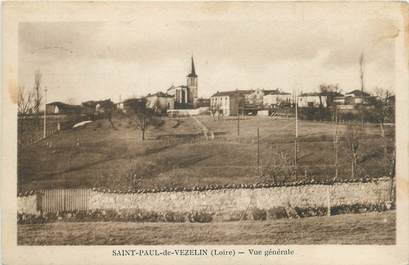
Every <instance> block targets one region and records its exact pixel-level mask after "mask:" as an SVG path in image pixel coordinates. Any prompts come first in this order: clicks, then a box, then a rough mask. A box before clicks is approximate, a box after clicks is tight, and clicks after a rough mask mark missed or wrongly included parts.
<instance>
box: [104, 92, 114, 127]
mask: <svg viewBox="0 0 409 265" xmlns="http://www.w3.org/2000/svg"><path fill="white" fill-rule="evenodd" d="M100 106H101V108H102V109H103V111H104V116H105V118H106V119H108V121H109V123H110V124H111V127H112V128H114V129H116V128H115V126H114V123H113V122H112V114H113V113H114V102H112V101H111V99H107V100H104V101H102V102H101V103H100Z"/></svg>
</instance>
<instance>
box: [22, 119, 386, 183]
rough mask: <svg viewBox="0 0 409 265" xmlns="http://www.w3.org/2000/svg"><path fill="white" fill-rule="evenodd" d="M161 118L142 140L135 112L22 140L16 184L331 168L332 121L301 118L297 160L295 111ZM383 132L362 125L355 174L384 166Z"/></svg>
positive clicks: (341, 167) (347, 163)
mask: <svg viewBox="0 0 409 265" xmlns="http://www.w3.org/2000/svg"><path fill="white" fill-rule="evenodd" d="M161 120H162V121H161V123H160V124H159V125H156V127H150V128H149V129H148V131H147V132H146V140H145V141H142V140H141V131H140V130H139V129H138V128H137V127H136V122H135V120H133V119H131V118H129V117H124V116H120V115H117V116H115V117H114V119H113V123H114V125H115V127H112V126H111V124H110V123H109V122H108V121H107V120H97V121H94V122H92V123H90V124H87V125H86V126H84V127H80V128H75V129H70V130H63V131H61V132H59V133H58V134H55V135H52V136H50V137H48V138H47V139H46V140H43V141H40V142H38V143H35V144H27V145H21V146H19V152H18V158H19V168H18V169H19V174H18V175H19V181H18V184H19V190H20V191H25V190H30V189H39V188H68V187H95V186H105V187H109V188H113V189H122V190H128V189H141V188H158V187H192V186H197V185H200V186H205V185H226V184H253V183H257V182H270V181H293V180H296V179H300V178H303V179H305V178H308V179H311V178H315V179H320V178H321V179H322V178H330V179H333V178H334V176H335V167H334V164H335V152H334V143H333V139H334V132H335V126H334V124H332V123H327V122H309V121H300V122H299V137H298V148H299V151H298V154H297V167H295V165H294V140H295V137H294V131H295V121H294V119H278V120H277V119H276V120H274V119H271V118H262V117H245V119H244V118H242V120H241V121H240V136H237V120H236V119H234V118H226V119H221V120H213V119H212V118H211V117H209V116H199V117H197V118H192V117H186V118H180V119H171V118H167V117H162V118H161ZM257 128H259V132H260V141H259V143H260V144H259V146H258V144H257ZM337 131H338V136H339V143H338V151H337V154H338V177H339V178H351V175H352V174H351V161H352V155H351V151H350V146H348V141H347V137H348V132H349V131H350V127H348V125H346V124H340V125H338V128H337ZM205 133H206V134H207V135H208V138H209V140H206V139H205V137H204V135H205ZM211 135H213V137H212V136H211ZM380 135H381V131H380V127H379V126H378V125H370V124H367V125H366V126H365V130H364V132H362V136H361V137H360V138H359V148H358V168H357V172H356V177H363V176H366V175H367V176H382V175H386V174H388V172H389V168H388V166H389V164H390V159H391V157H392V156H393V155H392V154H393V151H394V128H393V127H391V126H390V127H385V135H386V136H385V138H382V137H381V136H380ZM19 136H20V135H19ZM385 147H386V148H385ZM258 150H259V162H260V163H259V165H260V166H258V163H257V161H258ZM385 153H386V157H385ZM295 170H296V175H295V174H294V171H295Z"/></svg>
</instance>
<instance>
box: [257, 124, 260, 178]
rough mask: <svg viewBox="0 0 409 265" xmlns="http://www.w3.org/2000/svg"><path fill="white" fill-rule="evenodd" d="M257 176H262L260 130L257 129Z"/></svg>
mask: <svg viewBox="0 0 409 265" xmlns="http://www.w3.org/2000/svg"><path fill="white" fill-rule="evenodd" d="M257 174H258V176H260V128H258V127H257Z"/></svg>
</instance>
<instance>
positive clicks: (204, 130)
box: [191, 116, 210, 139]
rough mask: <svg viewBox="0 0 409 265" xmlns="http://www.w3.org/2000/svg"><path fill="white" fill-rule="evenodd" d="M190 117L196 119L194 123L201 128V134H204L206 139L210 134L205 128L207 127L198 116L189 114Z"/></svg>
mask: <svg viewBox="0 0 409 265" xmlns="http://www.w3.org/2000/svg"><path fill="white" fill-rule="evenodd" d="M191 117H192V118H193V119H194V120H195V121H196V123H197V124H198V125H199V127H200V128H201V130H202V132H203V135H204V136H205V138H206V139H208V138H209V136H210V134H209V129H207V127H206V126H205V125H204V124H203V123H202V122H201V121H200V120H199V119H198V118H196V117H195V116H191Z"/></svg>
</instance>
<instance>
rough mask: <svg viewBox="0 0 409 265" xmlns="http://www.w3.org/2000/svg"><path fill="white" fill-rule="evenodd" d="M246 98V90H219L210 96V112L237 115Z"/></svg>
mask: <svg viewBox="0 0 409 265" xmlns="http://www.w3.org/2000/svg"><path fill="white" fill-rule="evenodd" d="M244 99H245V92H243V91H240V90H235V91H223V92H217V93H215V94H213V95H212V96H211V97H210V112H211V113H212V114H213V115H214V114H215V113H217V114H220V115H223V116H231V115H237V114H238V113H239V111H240V108H241V105H243V102H244Z"/></svg>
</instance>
